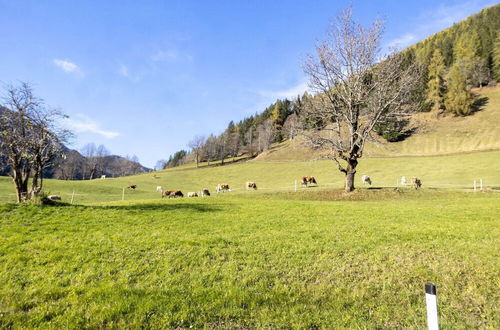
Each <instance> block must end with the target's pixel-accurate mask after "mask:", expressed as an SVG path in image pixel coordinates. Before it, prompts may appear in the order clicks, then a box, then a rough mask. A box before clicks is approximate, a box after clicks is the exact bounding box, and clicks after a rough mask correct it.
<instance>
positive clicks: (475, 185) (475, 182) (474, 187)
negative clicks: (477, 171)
mask: <svg viewBox="0 0 500 330" xmlns="http://www.w3.org/2000/svg"><path fill="white" fill-rule="evenodd" d="M474 191H476V180H474Z"/></svg>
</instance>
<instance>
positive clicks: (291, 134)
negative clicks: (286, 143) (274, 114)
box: [283, 113, 300, 140]
mask: <svg viewBox="0 0 500 330" xmlns="http://www.w3.org/2000/svg"><path fill="white" fill-rule="evenodd" d="M299 130H300V122H299V118H298V116H297V115H296V114H294V113H292V114H291V115H289V116H288V117H287V118H286V120H285V123H284V124H283V132H284V133H285V134H286V136H287V138H288V139H290V140H293V139H294V138H295V136H297V134H298V132H299Z"/></svg>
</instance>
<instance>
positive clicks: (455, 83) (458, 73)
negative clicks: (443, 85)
mask: <svg viewBox="0 0 500 330" xmlns="http://www.w3.org/2000/svg"><path fill="white" fill-rule="evenodd" d="M447 78H448V79H447V80H448V92H447V93H446V98H445V106H446V109H447V110H448V111H450V112H452V113H454V114H455V115H458V116H467V115H469V114H470V113H471V112H472V103H473V100H474V98H473V95H472V93H471V92H470V90H469V89H468V88H467V82H466V80H467V74H466V73H465V71H464V67H463V63H462V62H461V61H459V62H457V63H455V64H454V65H453V66H452V67H451V70H450V73H449V74H448V77H447Z"/></svg>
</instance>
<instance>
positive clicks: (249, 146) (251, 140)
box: [245, 126, 257, 157]
mask: <svg viewBox="0 0 500 330" xmlns="http://www.w3.org/2000/svg"><path fill="white" fill-rule="evenodd" d="M245 144H246V152H247V153H248V154H249V155H250V157H253V155H254V154H255V152H256V151H257V150H256V146H255V137H254V129H253V127H252V126H251V127H250V128H249V129H248V131H247V132H246V133H245Z"/></svg>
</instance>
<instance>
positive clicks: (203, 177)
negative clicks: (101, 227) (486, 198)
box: [0, 151, 500, 203]
mask: <svg viewBox="0 0 500 330" xmlns="http://www.w3.org/2000/svg"><path fill="white" fill-rule="evenodd" d="M498 164H500V151H491V152H475V153H466V154H457V155H447V156H440V157H437V156H428V157H386V158H365V159H361V160H360V164H359V166H358V175H357V177H356V180H357V181H356V183H357V185H358V187H360V186H361V176H362V175H363V174H368V175H370V177H371V179H372V181H373V187H394V186H396V184H397V181H398V180H399V179H400V178H401V176H403V175H405V176H406V177H407V178H408V180H409V179H410V178H411V177H412V176H417V177H419V178H420V179H421V180H422V182H423V186H424V188H429V187H433V188H453V189H468V190H470V189H472V186H473V181H474V180H478V182H479V179H483V183H484V185H485V186H486V187H489V188H499V187H500V171H499V170H498ZM304 175H312V176H314V177H315V178H316V179H317V180H318V183H319V185H320V186H319V187H317V188H307V189H302V188H301V187H300V184H298V189H299V190H307V191H312V190H314V189H332V188H341V187H342V186H343V176H342V173H340V172H339V171H338V169H337V167H336V166H335V164H334V163H333V161H331V160H318V161H294V162H286V161H259V160H252V161H242V162H238V163H235V164H230V165H225V166H210V167H207V166H204V167H201V168H199V169H195V168H194V167H193V165H189V166H184V167H181V168H173V169H168V170H164V171H158V172H155V173H147V174H142V175H136V176H129V177H121V178H116V179H105V180H100V179H96V180H91V181H61V180H46V181H45V190H46V191H47V192H49V193H51V194H58V195H61V196H62V199H63V202H69V201H70V200H71V194H72V193H73V191H75V194H76V195H75V198H74V202H75V203H100V202H111V201H117V200H121V199H122V190H123V188H124V187H127V186H128V185H132V184H135V185H137V186H138V187H137V189H136V190H135V191H129V190H127V189H125V200H146V199H160V193H158V192H157V191H156V187H157V186H162V187H163V188H164V189H165V190H177V189H179V190H182V191H183V192H184V193H186V192H188V191H200V190H201V189H203V188H208V189H210V191H211V192H212V193H214V192H215V187H216V185H217V184H218V183H228V184H229V185H230V186H231V188H232V189H233V193H243V192H244V184H245V182H246V181H255V182H256V183H257V185H258V188H259V191H266V192H270V191H291V190H294V181H295V180H300V178H301V177H302V176H304ZM153 176H155V177H153ZM14 192H15V191H14V186H13V184H12V181H11V179H10V178H8V177H0V202H13V201H15V195H14ZM248 193H255V192H248Z"/></svg>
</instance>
